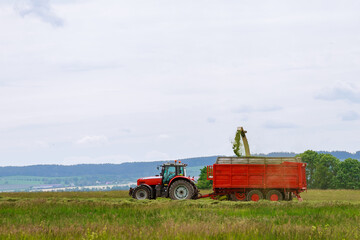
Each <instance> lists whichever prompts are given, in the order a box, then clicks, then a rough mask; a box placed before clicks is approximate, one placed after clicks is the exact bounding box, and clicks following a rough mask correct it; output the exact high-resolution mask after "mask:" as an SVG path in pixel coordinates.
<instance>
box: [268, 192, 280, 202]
mask: <svg viewBox="0 0 360 240" xmlns="http://www.w3.org/2000/svg"><path fill="white" fill-rule="evenodd" d="M270 201H279V196H278V195H277V194H272V195H271V196H270Z"/></svg>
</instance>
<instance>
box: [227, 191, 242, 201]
mask: <svg viewBox="0 0 360 240" xmlns="http://www.w3.org/2000/svg"><path fill="white" fill-rule="evenodd" d="M229 198H230V200H231V201H245V200H246V194H245V193H241V192H236V193H231V194H230V195H229Z"/></svg>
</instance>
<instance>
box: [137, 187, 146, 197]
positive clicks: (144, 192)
mask: <svg viewBox="0 0 360 240" xmlns="http://www.w3.org/2000/svg"><path fill="white" fill-rule="evenodd" d="M146 195H147V194H146V191H145V190H143V189H140V190H138V191H137V192H136V198H137V199H140V200H143V199H146Z"/></svg>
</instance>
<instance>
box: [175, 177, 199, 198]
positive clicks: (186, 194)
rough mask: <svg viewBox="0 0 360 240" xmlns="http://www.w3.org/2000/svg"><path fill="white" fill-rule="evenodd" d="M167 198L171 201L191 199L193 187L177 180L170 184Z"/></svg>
mask: <svg viewBox="0 0 360 240" xmlns="http://www.w3.org/2000/svg"><path fill="white" fill-rule="evenodd" d="M169 196H170V198H171V199H172V200H184V199H191V198H192V197H193V196H194V187H193V186H192V185H191V183H189V182H187V181H184V180H178V181H176V182H174V183H173V184H171V186H170V191H169Z"/></svg>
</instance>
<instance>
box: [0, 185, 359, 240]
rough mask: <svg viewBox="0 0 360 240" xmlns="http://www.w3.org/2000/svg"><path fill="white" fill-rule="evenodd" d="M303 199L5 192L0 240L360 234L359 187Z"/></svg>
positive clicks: (0, 199) (339, 236)
mask: <svg viewBox="0 0 360 240" xmlns="http://www.w3.org/2000/svg"><path fill="white" fill-rule="evenodd" d="M302 197H303V199H304V201H303V202H298V201H297V200H294V201H291V202H269V201H260V202H231V201H217V200H211V199H201V200H188V201H171V200H169V199H157V200H146V201H136V200H134V199H131V198H129V197H128V195H127V192H126V191H112V192H64V193H1V194H0V239H49V238H50V239H161V238H162V239H359V238H360V227H359V225H360V191H351V190H323V191H321V190H312V191H308V192H307V193H303V194H302Z"/></svg>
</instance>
